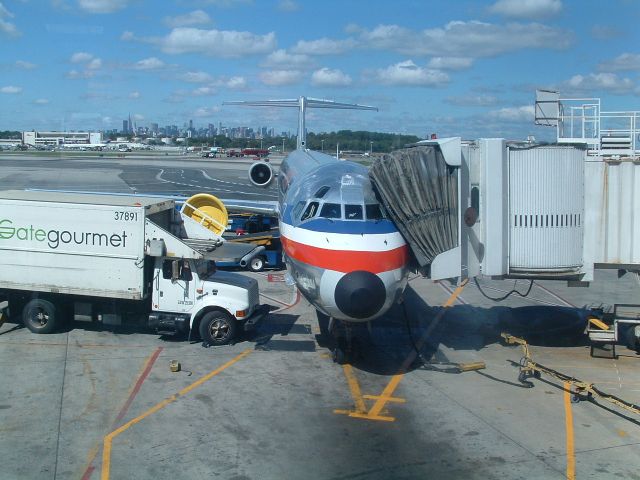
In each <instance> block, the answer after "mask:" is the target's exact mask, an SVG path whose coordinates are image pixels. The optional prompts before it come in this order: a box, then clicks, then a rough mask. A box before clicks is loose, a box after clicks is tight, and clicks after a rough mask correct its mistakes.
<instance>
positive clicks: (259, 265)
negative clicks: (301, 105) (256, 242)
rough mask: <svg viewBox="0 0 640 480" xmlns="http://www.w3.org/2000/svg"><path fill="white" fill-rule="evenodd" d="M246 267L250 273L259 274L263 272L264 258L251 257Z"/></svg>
mask: <svg viewBox="0 0 640 480" xmlns="http://www.w3.org/2000/svg"><path fill="white" fill-rule="evenodd" d="M248 267H249V270H251V271H252V272H261V271H262V270H264V257H261V256H260V255H258V256H257V257H253V258H252V259H251V261H250V262H249V265H248Z"/></svg>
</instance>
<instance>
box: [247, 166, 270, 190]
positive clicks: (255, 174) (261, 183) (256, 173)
mask: <svg viewBox="0 0 640 480" xmlns="http://www.w3.org/2000/svg"><path fill="white" fill-rule="evenodd" d="M274 176H275V175H274V174H273V169H272V168H271V165H269V164H268V163H267V162H256V163H254V164H253V165H251V167H250V168H249V181H250V182H251V183H253V184H254V185H255V186H256V187H268V186H269V184H270V183H271V182H272V181H273V177H274Z"/></svg>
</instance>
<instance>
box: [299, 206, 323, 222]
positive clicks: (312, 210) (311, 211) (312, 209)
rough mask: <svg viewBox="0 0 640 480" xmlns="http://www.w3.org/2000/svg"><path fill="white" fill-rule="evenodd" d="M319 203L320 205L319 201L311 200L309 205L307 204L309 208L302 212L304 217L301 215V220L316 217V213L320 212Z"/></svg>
mask: <svg viewBox="0 0 640 480" xmlns="http://www.w3.org/2000/svg"><path fill="white" fill-rule="evenodd" d="M318 205H319V204H318V202H310V203H309V205H308V206H307V209H306V210H305V211H304V213H303V214H302V217H300V221H301V222H304V221H305V220H308V219H309V218H313V217H315V216H316V213H318Z"/></svg>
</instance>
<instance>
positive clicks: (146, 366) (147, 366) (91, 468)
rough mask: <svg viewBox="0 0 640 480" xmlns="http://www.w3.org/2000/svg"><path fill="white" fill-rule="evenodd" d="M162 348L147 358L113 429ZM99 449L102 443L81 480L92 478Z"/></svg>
mask: <svg viewBox="0 0 640 480" xmlns="http://www.w3.org/2000/svg"><path fill="white" fill-rule="evenodd" d="M162 350H163V348H162V347H158V348H157V349H156V350H155V351H154V352H153V353H152V354H151V355H149V357H148V358H147V359H146V360H145V362H144V365H143V367H142V371H141V372H140V375H138V379H137V380H136V383H134V385H133V387H131V391H130V392H129V396H128V397H127V400H126V401H125V402H124V404H123V405H122V408H120V411H119V412H118V415H117V416H116V418H115V420H114V421H113V424H112V426H111V429H114V428H115V427H116V425H117V424H118V423H120V422H121V421H122V419H123V418H124V416H125V415H126V414H127V411H128V410H129V407H130V406H131V403H133V399H134V398H135V397H136V395H138V392H139V391H140V387H142V384H143V383H144V381H145V380H146V379H147V377H148V376H149V373H150V372H151V368H153V364H154V363H155V362H156V360H157V359H158V356H159V355H160V352H162ZM99 451H100V444H99V443H98V444H97V445H96V446H95V447H93V448H92V449H91V451H90V452H89V462H88V466H87V469H86V470H85V472H84V474H83V475H82V479H81V480H89V479H90V478H91V475H93V472H94V471H95V469H96V467H94V466H93V461H94V460H95V458H96V456H97V455H98V452H99Z"/></svg>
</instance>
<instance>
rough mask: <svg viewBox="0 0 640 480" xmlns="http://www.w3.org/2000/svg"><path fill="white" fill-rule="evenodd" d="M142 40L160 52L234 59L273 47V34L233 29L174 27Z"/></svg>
mask: <svg viewBox="0 0 640 480" xmlns="http://www.w3.org/2000/svg"><path fill="white" fill-rule="evenodd" d="M134 39H135V38H134ZM144 41H147V42H150V43H153V44H156V45H158V46H159V47H160V48H161V49H162V51H163V52H165V53H170V54H181V53H202V54H205V55H210V56H212V57H221V58H235V57H242V56H245V55H256V54H263V53H267V52H270V51H272V50H273V49H275V47H276V34H275V33H274V32H270V33H267V34H266V35H256V34H253V33H251V32H238V31H234V30H203V29H199V28H174V29H173V30H171V32H170V33H169V34H168V35H167V36H165V37H156V38H149V39H146V40H144Z"/></svg>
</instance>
